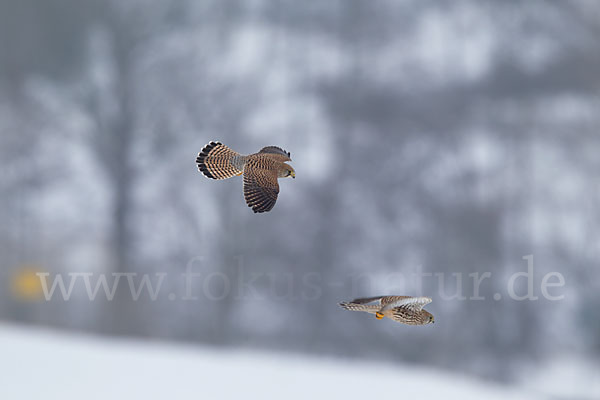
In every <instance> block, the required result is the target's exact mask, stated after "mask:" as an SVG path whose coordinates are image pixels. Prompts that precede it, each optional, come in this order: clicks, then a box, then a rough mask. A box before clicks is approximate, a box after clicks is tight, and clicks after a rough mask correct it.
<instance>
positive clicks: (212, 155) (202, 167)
mask: <svg viewBox="0 0 600 400" xmlns="http://www.w3.org/2000/svg"><path fill="white" fill-rule="evenodd" d="M196 164H198V170H199V171H201V172H202V173H203V174H204V175H205V176H206V177H207V178H211V179H227V178H231V177H232V176H237V175H241V174H242V173H243V156H241V155H240V154H239V153H237V152H235V151H233V150H231V149H230V148H229V147H227V146H225V145H224V144H222V143H220V142H210V143H209V144H207V145H206V146H204V148H203V149H202V151H201V152H200V153H198V157H197V158H196Z"/></svg>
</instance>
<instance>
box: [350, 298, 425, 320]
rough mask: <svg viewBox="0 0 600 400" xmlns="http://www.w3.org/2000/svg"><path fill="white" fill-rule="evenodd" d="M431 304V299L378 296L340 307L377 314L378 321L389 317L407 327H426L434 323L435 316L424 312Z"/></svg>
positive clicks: (356, 300)
mask: <svg viewBox="0 0 600 400" xmlns="http://www.w3.org/2000/svg"><path fill="white" fill-rule="evenodd" d="M371 303H373V304H371ZM429 303H431V299H430V298H429V297H411V296H378V297H367V298H362V299H354V300H352V301H350V302H342V303H340V307H342V308H344V309H346V310H350V311H363V312H367V313H370V314H375V315H376V316H377V318H378V319H381V318H384V317H387V318H390V319H392V320H394V321H397V322H402V323H403V324H407V325H426V324H430V323H433V322H434V319H433V315H431V313H429V312H427V311H425V310H423V307H424V306H425V305H427V304H429Z"/></svg>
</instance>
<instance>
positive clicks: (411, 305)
mask: <svg viewBox="0 0 600 400" xmlns="http://www.w3.org/2000/svg"><path fill="white" fill-rule="evenodd" d="M431 301H432V300H431V299H430V298H429V297H408V298H404V299H399V300H397V301H393V302H391V303H389V304H386V305H385V307H383V310H390V309H392V308H403V309H406V310H410V311H414V312H418V311H421V310H422V309H423V307H425V306H426V305H427V304H429V303H431Z"/></svg>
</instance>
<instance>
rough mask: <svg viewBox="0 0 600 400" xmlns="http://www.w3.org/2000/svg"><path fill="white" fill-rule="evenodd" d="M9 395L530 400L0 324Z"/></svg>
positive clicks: (395, 371) (468, 383)
mask: <svg viewBox="0 0 600 400" xmlns="http://www.w3.org/2000/svg"><path fill="white" fill-rule="evenodd" d="M0 376H1V377H2V378H1V382H2V383H1V384H0V396H1V398H2V399H11V400H12V399H41V398H43V399H54V398H59V399H86V400H91V399H165V398H171V399H188V398H189V399H192V398H193V399H240V398H261V399H286V400H287V399H311V398H329V399H335V398H343V399H345V400H347V399H361V400H364V399H368V398H418V399H428V398H431V399H439V398H444V399H461V400H466V399H478V400H479V399H486V400H494V399H498V400H505V399H507V398H509V399H512V400H515V399H527V400H532V399H536V398H541V397H539V396H537V397H536V395H535V394H534V393H532V392H530V391H522V390H521V391H520V390H518V389H515V388H510V387H504V386H501V385H497V384H493V383H488V382H483V381H478V380H475V379H473V378H469V377H465V376H462V375H458V374H452V373H448V372H441V371H437V370H432V369H427V368H417V367H407V366H393V365H388V364H385V363H377V362H363V361H348V360H345V361H341V360H339V359H335V360H334V359H323V358H314V357H303V356H297V355H295V356H291V355H289V354H272V353H258V352H254V351H240V350H223V349H214V348H205V347H198V346H191V345H174V344H168V343H161V342H152V341H147V340H133V339H129V340H122V339H109V338H104V337H95V336H83V335H76V334H66V333H59V332H53V331H48V330H34V329H32V328H24V327H17V326H13V325H2V324H0Z"/></svg>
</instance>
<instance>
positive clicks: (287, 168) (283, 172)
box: [278, 163, 296, 178]
mask: <svg viewBox="0 0 600 400" xmlns="http://www.w3.org/2000/svg"><path fill="white" fill-rule="evenodd" d="M278 175H279V178H287V177H292V178H296V171H294V168H292V166H291V165H288V164H286V163H283V166H282V167H281V168H280V169H279V171H278Z"/></svg>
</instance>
